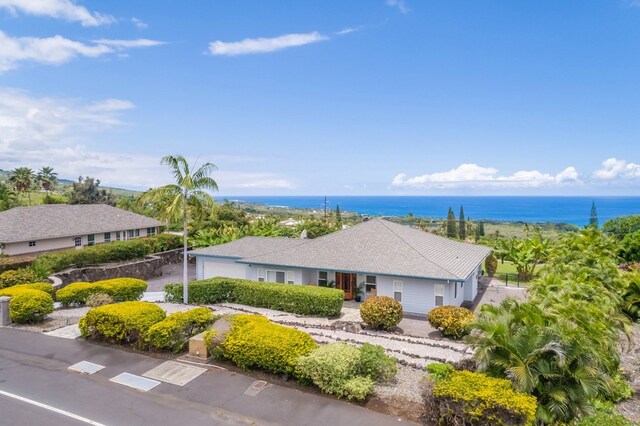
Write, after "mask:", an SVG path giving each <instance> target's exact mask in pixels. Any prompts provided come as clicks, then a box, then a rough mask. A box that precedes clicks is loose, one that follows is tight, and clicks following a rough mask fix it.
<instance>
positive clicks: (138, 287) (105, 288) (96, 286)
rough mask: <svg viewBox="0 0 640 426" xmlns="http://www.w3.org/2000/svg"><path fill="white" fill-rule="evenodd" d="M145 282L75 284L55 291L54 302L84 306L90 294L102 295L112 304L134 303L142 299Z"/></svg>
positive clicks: (119, 279) (114, 279)
mask: <svg viewBox="0 0 640 426" xmlns="http://www.w3.org/2000/svg"><path fill="white" fill-rule="evenodd" d="M147 285H148V284H147V282H146V281H143V280H139V279H137V278H112V279H109V280H102V281H96V282H93V283H87V282H76V283H72V284H69V285H67V286H65V287H63V288H61V289H60V290H58V291H56V300H58V302H60V303H62V304H63V305H64V306H69V305H84V304H86V303H87V299H88V298H89V296H91V295H92V294H96V293H104V294H107V295H109V296H111V298H112V299H113V301H114V302H127V301H135V300H138V299H140V297H142V294H143V293H144V292H145V290H146V289H147Z"/></svg>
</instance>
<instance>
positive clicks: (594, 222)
mask: <svg viewBox="0 0 640 426" xmlns="http://www.w3.org/2000/svg"><path fill="white" fill-rule="evenodd" d="M589 226H590V227H593V228H596V229H597V228H598V211H597V210H596V202H595V200H594V201H592V202H591V213H590V214H589Z"/></svg>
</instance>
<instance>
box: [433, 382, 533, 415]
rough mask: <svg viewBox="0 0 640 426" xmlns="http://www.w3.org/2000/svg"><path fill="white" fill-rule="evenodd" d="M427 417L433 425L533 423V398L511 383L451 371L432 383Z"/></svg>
mask: <svg viewBox="0 0 640 426" xmlns="http://www.w3.org/2000/svg"><path fill="white" fill-rule="evenodd" d="M426 402H427V416H428V418H430V419H431V420H432V421H434V422H435V423H437V424H447V425H449V424H451V425H462V424H473V425H487V426H489V425H491V426H494V425H496V426H500V425H526V426H531V425H533V424H534V420H535V415H536V408H537V404H536V398H535V397H533V396H531V395H528V394H525V393H521V392H516V391H515V390H514V389H513V387H512V386H511V382H510V381H509V380H505V379H496V378H493V377H488V376H485V375H484V374H480V373H473V372H470V371H455V372H453V373H451V374H450V375H449V377H448V378H447V379H444V380H440V381H437V382H436V383H435V384H434V386H433V395H432V400H431V401H429V400H427V401H426Z"/></svg>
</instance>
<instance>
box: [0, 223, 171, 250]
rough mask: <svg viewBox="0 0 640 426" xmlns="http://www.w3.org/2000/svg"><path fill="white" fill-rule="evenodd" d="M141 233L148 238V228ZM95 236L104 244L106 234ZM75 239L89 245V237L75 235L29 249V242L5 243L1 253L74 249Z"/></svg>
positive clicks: (114, 232)
mask: <svg viewBox="0 0 640 426" xmlns="http://www.w3.org/2000/svg"><path fill="white" fill-rule="evenodd" d="M122 232H123V231H121V233H122ZM124 232H127V231H124ZM139 232H140V237H146V236H147V228H140V229H139ZM156 233H158V228H157V227H156ZM93 235H94V243H95V244H102V243H104V232H100V233H96V234H93ZM75 237H82V246H83V247H85V246H87V245H88V244H89V235H88V234H84V235H73V236H69V237H60V238H47V239H43V240H35V242H36V245H35V246H34V247H29V241H21V242H18V243H5V244H4V249H2V251H1V252H2V253H4V254H7V255H9V256H15V255H18V254H28V253H38V252H44V251H51V250H61V249H68V248H73V247H75V243H74V238H75ZM136 238H137V237H136ZM127 239H129V238H127ZM111 241H112V242H113V241H116V231H112V232H111Z"/></svg>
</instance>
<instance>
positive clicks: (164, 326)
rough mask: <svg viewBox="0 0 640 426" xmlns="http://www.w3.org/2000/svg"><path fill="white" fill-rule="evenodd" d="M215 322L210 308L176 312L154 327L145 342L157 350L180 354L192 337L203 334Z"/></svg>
mask: <svg viewBox="0 0 640 426" xmlns="http://www.w3.org/2000/svg"><path fill="white" fill-rule="evenodd" d="M214 321H215V316H214V315H213V313H212V312H211V310H209V309H208V308H195V309H191V310H189V311H187V312H176V313H174V314H171V315H169V316H168V317H166V318H165V319H163V320H162V321H160V322H158V323H156V324H154V325H152V326H151V327H150V328H149V330H148V331H147V334H146V335H145V342H146V343H147V344H148V345H149V346H150V347H153V348H156V349H161V350H170V351H172V352H180V351H182V350H183V349H184V348H185V346H186V345H187V344H188V343H189V338H190V337H192V336H195V335H196V334H198V333H201V332H203V331H204V330H206V329H207V328H208V327H209V326H210V325H211V324H213V322H214ZM205 343H206V339H205Z"/></svg>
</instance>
